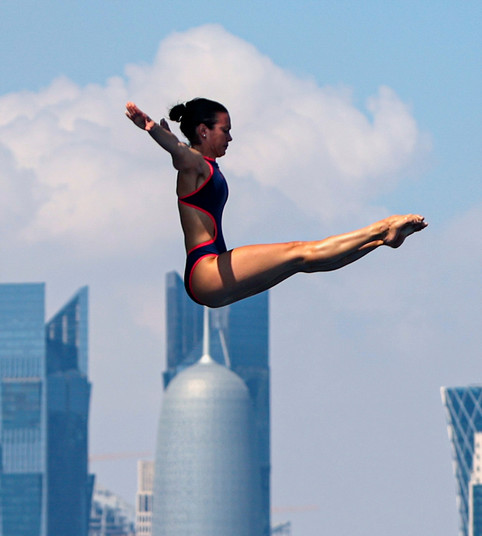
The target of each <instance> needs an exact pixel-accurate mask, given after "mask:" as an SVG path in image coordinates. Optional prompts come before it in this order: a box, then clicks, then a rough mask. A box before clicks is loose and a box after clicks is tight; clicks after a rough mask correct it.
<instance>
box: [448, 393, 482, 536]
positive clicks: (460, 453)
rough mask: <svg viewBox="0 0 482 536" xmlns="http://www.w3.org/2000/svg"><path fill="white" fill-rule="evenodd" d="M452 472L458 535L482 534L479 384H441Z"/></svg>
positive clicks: (481, 398) (481, 403)
mask: <svg viewBox="0 0 482 536" xmlns="http://www.w3.org/2000/svg"><path fill="white" fill-rule="evenodd" d="M441 394H442V402H443V404H444V406H445V408H446V413H447V424H448V433H449V439H450V443H451V445H452V456H453V461H454V472H455V477H456V480H457V508H458V511H459V526H460V529H459V536H481V535H482V458H481V456H482V386H469V387H454V388H449V387H442V389H441Z"/></svg>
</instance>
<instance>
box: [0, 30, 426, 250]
mask: <svg viewBox="0 0 482 536" xmlns="http://www.w3.org/2000/svg"><path fill="white" fill-rule="evenodd" d="M198 95H205V96H207V97H210V98H214V99H218V100H220V101H222V102H223V103H225V104H226V105H227V107H228V108H229V109H230V111H231V115H232V118H233V136H234V143H233V145H232V147H231V148H230V149H229V153H228V157H227V158H226V159H225V160H223V162H222V165H223V169H224V170H225V171H226V174H227V176H228V178H229V177H230V178H231V180H232V182H233V184H235V183H236V182H239V183H241V184H242V183H243V179H246V178H249V179H251V181H250V182H249V186H250V191H249V192H244V194H245V195H243V196H242V197H249V195H250V194H251V196H252V197H253V198H256V199H257V203H255V204H254V205H250V206H248V207H245V209H244V210H247V209H249V211H250V216H249V219H250V220H251V221H253V222H256V221H259V222H262V221H263V218H264V213H265V211H268V212H276V207H275V206H274V202H273V201H272V197H273V195H270V192H271V194H272V192H273V190H275V191H277V192H278V194H277V195H276V196H275V197H277V198H278V202H280V201H279V200H280V199H281V200H282V199H283V198H284V199H286V206H288V205H289V203H293V202H294V203H295V205H296V206H298V208H300V209H301V210H303V211H304V212H306V214H307V217H308V218H313V219H318V220H321V221H325V222H333V221H336V220H337V219H339V218H340V216H339V214H340V212H343V213H344V214H345V215H346V214H356V213H359V212H363V211H365V210H366V208H367V203H369V202H372V201H373V200H374V199H375V198H376V196H377V194H378V193H379V192H380V191H383V190H384V189H386V187H387V186H386V185H387V183H393V182H394V181H395V180H396V177H397V174H398V173H399V172H401V171H403V170H404V169H405V168H406V167H407V166H408V165H410V163H411V162H412V161H413V159H414V158H415V157H416V155H417V153H418V152H419V151H421V150H422V151H423V150H424V149H425V148H426V147H425V146H424V141H423V137H422V136H421V134H420V132H419V131H418V128H417V125H416V122H415V120H414V118H413V117H412V115H411V113H410V110H409V109H408V107H407V106H406V105H405V104H404V103H402V102H401V101H400V99H399V98H398V97H397V96H396V94H395V93H394V92H393V91H392V90H391V89H390V88H386V87H383V88H380V90H379V93H378V94H377V95H375V96H373V97H372V98H370V99H369V101H368V103H367V111H368V113H369V114H371V118H370V117H368V116H367V115H365V113H364V112H363V111H360V110H358V109H357V108H356V107H355V106H354V104H353V102H352V99H351V96H350V93H349V92H348V91H347V90H346V89H343V88H341V89H336V88H326V87H325V88H321V87H319V86H317V85H316V84H315V83H314V82H313V81H312V80H306V79H300V78H297V77H295V76H294V75H292V74H291V73H289V72H286V71H284V70H283V69H281V68H279V67H278V66H276V65H275V64H274V63H273V62H272V61H271V60H270V59H269V58H267V57H265V56H263V55H262V54H260V53H259V51H257V50H256V49H255V48H254V47H253V46H252V45H250V44H249V43H247V42H245V41H243V40H241V39H239V38H237V37H234V36H233V35H231V34H229V33H228V32H226V31H225V30H224V29H223V28H221V27H219V26H213V25H210V26H203V27H200V28H196V29H193V30H190V31H187V32H184V33H175V34H172V35H171V36H170V37H168V38H167V39H165V40H164V41H163V42H162V43H161V45H160V47H159V51H158V54H157V57H156V59H155V61H154V62H153V64H152V65H147V64H144V65H130V66H128V67H127V68H126V78H125V79H121V78H112V79H110V80H108V81H107V82H106V84H105V85H104V86H99V85H88V86H86V87H78V86H77V85H75V84H74V83H72V82H71V81H69V80H67V79H65V78H59V79H57V80H55V81H53V82H52V84H51V85H50V86H49V87H47V88H45V89H43V90H41V91H39V92H37V93H33V92H20V93H16V94H10V95H6V96H3V97H0V147H1V149H2V154H3V155H4V158H7V159H10V161H11V164H10V166H9V167H7V168H6V169H7V170H8V178H4V179H3V181H4V182H5V181H6V182H8V184H7V185H4V186H5V187H4V192H5V198H4V201H3V202H4V203H5V204H7V205H9V206H12V207H13V206H15V207H24V206H25V202H19V199H18V197H19V196H20V197H23V198H25V199H33V204H32V205H30V208H29V212H30V214H31V218H27V219H26V218H23V219H22V226H23V229H22V232H21V234H20V237H21V240H25V241H26V242H27V243H32V242H33V241H37V242H38V241H40V242H48V241H52V240H54V241H56V242H59V241H60V242H63V243H64V244H65V246H66V247H67V246H69V245H72V246H73V250H75V251H76V254H80V255H87V256H91V255H96V256H98V255H99V254H101V255H110V254H112V253H119V252H121V251H127V250H129V251H142V250H145V249H146V248H149V247H150V246H152V244H153V243H154V242H155V241H158V240H167V239H168V238H169V237H170V236H171V235H172V231H173V228H178V222H177V214H176V203H175V194H174V180H175V175H174V171H173V170H172V168H171V165H170V159H169V157H168V156H167V155H164V154H162V152H161V151H160V150H159V149H158V148H157V147H155V146H154V144H153V143H152V141H151V140H150V139H149V138H148V136H147V135H145V134H144V133H142V132H141V131H136V129H135V128H134V127H133V126H132V125H131V124H130V123H129V122H128V121H127V120H126V119H125V118H124V117H123V109H124V104H125V102H126V100H134V101H135V102H138V104H139V105H140V106H141V107H143V108H145V109H146V111H148V112H149V113H150V114H151V115H153V116H154V117H156V114H158V116H161V115H165V114H166V112H167V109H168V107H169V106H170V105H172V104H174V103H175V102H177V101H179V100H185V99H189V98H192V97H194V96H198ZM12 162H13V163H12ZM13 169H15V172H13V171H12V170H13ZM18 174H23V176H25V174H28V176H29V180H23V181H22V180H19V178H18ZM14 183H15V185H14ZM239 189H240V191H242V186H241V187H240V188H239ZM230 203H231V206H233V207H234V210H235V211H236V212H241V211H242V210H243V209H237V208H236V198H235V197H234V196H233V197H232V198H231V201H230ZM280 223H281V221H280ZM252 240H253V241H255V240H256V241H260V240H263V238H262V237H256V238H254V237H253V238H252Z"/></svg>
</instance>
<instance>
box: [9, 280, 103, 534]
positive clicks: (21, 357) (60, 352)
mask: <svg viewBox="0 0 482 536" xmlns="http://www.w3.org/2000/svg"><path fill="white" fill-rule="evenodd" d="M87 309H88V303H87V288H85V287H84V288H82V289H81V290H80V291H79V292H78V293H77V294H76V295H75V296H74V297H73V298H72V300H70V301H69V303H68V304H67V305H66V306H65V307H64V308H62V310H61V311H60V312H59V313H58V314H57V315H55V317H54V318H53V319H52V320H51V321H50V322H49V323H48V324H47V326H45V324H44V322H45V320H44V318H45V286H44V284H40V283H31V284H3V285H0V447H1V466H0V513H1V520H0V522H1V530H0V533H1V534H2V536H47V535H48V536H56V535H62V536H87V530H88V515H89V507H90V493H91V489H92V483H93V479H92V478H91V477H89V476H88V474H87V423H88V406H89V396H90V384H89V382H88V379H87Z"/></svg>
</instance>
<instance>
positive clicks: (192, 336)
mask: <svg viewBox="0 0 482 536" xmlns="http://www.w3.org/2000/svg"><path fill="white" fill-rule="evenodd" d="M166 304H167V311H166V319H167V370H166V371H165V372H164V386H165V387H167V386H168V385H169V383H170V381H171V380H172V379H173V378H174V377H175V376H176V375H177V374H178V373H179V372H180V371H182V370H183V369H185V368H186V367H188V366H190V365H192V364H193V363H195V362H196V361H198V360H199V358H200V356H201V354H202V337H203V308H202V307H201V306H200V305H197V304H196V303H194V302H192V301H191V300H190V299H189V298H188V296H187V295H186V292H185V290H184V285H183V282H182V280H181V278H180V277H179V275H178V274H177V273H176V272H170V273H168V274H167V276H166ZM268 314H269V305H268V293H267V292H265V293H262V294H258V295H256V296H253V297H252V298H248V299H246V300H242V301H240V302H237V303H235V304H232V305H230V306H227V307H223V308H220V309H213V310H210V341H209V346H210V355H211V357H212V359H213V360H214V361H216V362H218V363H221V364H226V365H227V366H228V368H230V369H231V370H232V371H233V372H235V373H236V374H237V375H238V376H240V377H241V378H242V379H243V380H244V382H245V384H246V385H247V387H248V391H249V396H250V398H251V401H252V404H253V408H254V420H255V428H256V442H257V453H256V455H257V459H258V463H259V475H260V479H261V486H262V518H263V534H266V535H268V534H269V532H270V528H269V527H270V415H269V318H268ZM154 500H155V498H154Z"/></svg>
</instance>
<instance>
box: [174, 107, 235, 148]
mask: <svg viewBox="0 0 482 536" xmlns="http://www.w3.org/2000/svg"><path fill="white" fill-rule="evenodd" d="M222 112H226V113H228V111H227V110H226V108H225V107H224V106H223V105H222V104H220V103H219V102H216V101H212V100H209V99H203V98H196V99H192V100H190V101H189V102H186V103H185V104H176V105H175V106H173V107H172V108H171V110H170V111H169V119H170V120H171V121H177V122H178V123H181V132H182V133H183V134H184V136H186V138H187V139H188V140H189V143H190V144H191V145H197V144H198V143H200V140H199V138H198V135H197V134H196V127H197V126H198V125H200V124H201V123H203V124H204V125H206V126H207V127H208V128H209V129H210V130H211V129H213V128H214V125H215V124H216V122H217V120H216V114H218V113H222Z"/></svg>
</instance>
